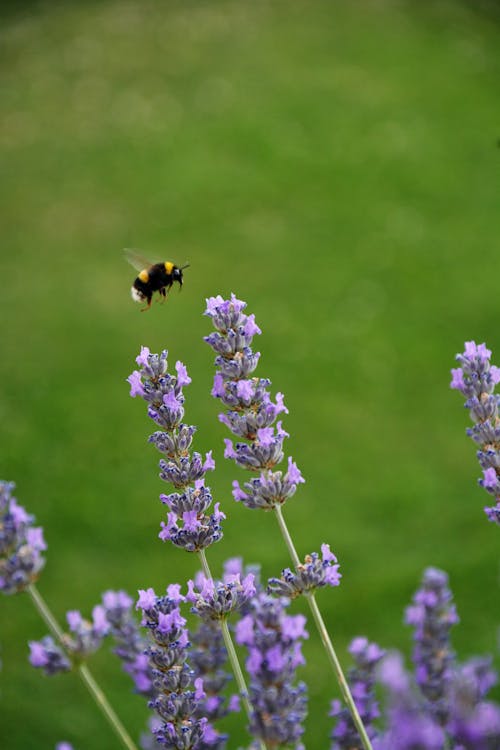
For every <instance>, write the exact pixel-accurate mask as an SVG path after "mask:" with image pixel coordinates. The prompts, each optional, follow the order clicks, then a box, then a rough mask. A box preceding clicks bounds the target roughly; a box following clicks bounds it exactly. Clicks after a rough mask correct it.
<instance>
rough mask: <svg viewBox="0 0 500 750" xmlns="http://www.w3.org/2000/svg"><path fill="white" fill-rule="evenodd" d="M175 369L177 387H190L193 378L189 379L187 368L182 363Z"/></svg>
mask: <svg viewBox="0 0 500 750" xmlns="http://www.w3.org/2000/svg"><path fill="white" fill-rule="evenodd" d="M175 369H176V372H177V385H178V386H179V387H182V386H184V385H189V384H190V383H191V378H190V377H189V375H188V373H187V369H186V366H185V365H183V364H182V362H176V363H175Z"/></svg>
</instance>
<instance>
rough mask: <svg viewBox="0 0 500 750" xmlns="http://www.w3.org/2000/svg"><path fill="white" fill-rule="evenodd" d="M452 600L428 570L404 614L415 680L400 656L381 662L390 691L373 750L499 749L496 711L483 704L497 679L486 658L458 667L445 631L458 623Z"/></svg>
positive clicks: (443, 581) (441, 577) (444, 581)
mask: <svg viewBox="0 0 500 750" xmlns="http://www.w3.org/2000/svg"><path fill="white" fill-rule="evenodd" d="M451 599H452V596H451V592H450V590H449V588H448V578H447V576H446V574H445V573H443V571H440V570H436V569H434V568H430V569H427V570H426V571H425V572H424V579H423V584H422V586H421V588H420V589H419V590H418V591H417V593H416V594H415V596H414V599H413V604H412V605H411V606H410V607H409V608H408V609H407V611H406V621H407V622H408V623H409V624H411V625H412V626H413V627H414V629H415V635H414V639H415V644H416V645H415V649H414V653H413V662H414V669H415V678H414V680H413V679H412V678H411V677H410V675H409V674H407V672H406V671H405V669H404V666H403V662H402V658H401V656H400V655H399V654H396V653H391V654H389V655H388V656H387V657H386V658H384V659H383V660H382V662H381V665H380V670H379V679H380V682H381V683H382V684H383V685H384V686H385V687H386V689H387V690H388V693H389V705H388V708H387V710H386V727H385V731H384V733H383V734H381V735H380V736H379V737H378V738H377V740H376V742H374V745H373V748H374V750H413V749H414V748H417V747H418V748H419V750H442V748H443V747H450V748H457V750H458V749H460V750H495V749H496V748H498V747H500V706H498V704H495V703H493V702H491V701H487V700H485V698H486V695H487V693H488V691H489V690H490V688H491V687H492V686H493V685H494V684H495V683H496V681H497V676H496V673H495V672H494V671H493V670H492V668H491V660H490V659H488V658H486V659H485V658H474V659H471V660H470V661H468V662H466V663H465V664H458V663H457V662H456V660H455V656H454V654H453V651H452V650H451V646H450V639H449V629H450V627H451V625H452V624H454V623H455V622H458V617H457V615H456V612H455V608H454V606H453V604H452V603H451ZM414 683H416V685H415V684H414Z"/></svg>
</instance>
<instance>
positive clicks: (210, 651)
mask: <svg viewBox="0 0 500 750" xmlns="http://www.w3.org/2000/svg"><path fill="white" fill-rule="evenodd" d="M189 640H190V642H191V648H190V652H189V656H190V661H191V664H192V667H193V670H194V673H195V675H196V676H197V677H198V678H201V680H202V682H203V690H204V692H205V696H204V698H202V699H201V700H200V701H199V704H198V708H197V710H196V712H195V715H196V717H197V718H201V717H206V718H207V719H208V720H209V722H210V724H208V725H207V726H206V727H205V732H204V735H203V740H202V742H201V744H200V746H199V750H209V748H212V749H213V750H220V749H221V748H224V747H225V746H226V742H227V739H228V735H227V734H223V733H221V732H219V731H218V730H217V729H216V728H215V727H214V725H213V724H214V722H216V721H218V720H219V719H222V718H224V717H225V716H227V714H228V713H229V712H230V711H237V710H239V703H236V705H235V703H234V698H237V696H232V699H233V700H230V701H229V702H228V701H227V699H226V697H225V696H224V695H223V691H224V688H225V687H226V685H227V684H228V683H229V682H230V680H231V675H230V674H228V673H227V671H226V669H225V667H226V664H227V652H226V648H225V646H224V642H223V637H222V633H221V629H220V627H219V623H218V622H217V621H216V620H210V619H202V620H199V622H198V626H197V628H196V629H195V630H192V631H190V635H189Z"/></svg>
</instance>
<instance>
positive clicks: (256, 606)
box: [236, 593, 308, 750]
mask: <svg viewBox="0 0 500 750" xmlns="http://www.w3.org/2000/svg"><path fill="white" fill-rule="evenodd" d="M288 604H289V601H288V600H287V599H279V598H275V597H271V596H268V595H267V594H264V593H260V594H258V595H257V596H255V597H254V598H253V599H252V600H251V602H250V606H249V612H248V614H247V615H245V616H244V617H243V618H242V619H241V620H240V621H239V622H238V623H237V625H236V642H237V643H239V644H240V645H244V646H246V648H247V650H248V658H247V662H246V666H247V670H248V672H249V674H250V676H251V683H250V690H249V692H250V699H251V702H252V706H253V708H254V712H253V715H252V719H251V722H250V730H251V733H252V735H253V736H254V737H256V738H259V739H261V740H262V741H263V742H264V743H265V744H266V746H267V747H275V748H278V747H283V748H285V747H286V748H294V749H295V748H296V749H297V750H298V749H299V748H301V747H302V744H301V743H300V738H301V737H302V734H303V732H304V728H303V725H302V722H303V721H304V719H305V716H306V713H307V691H306V686H305V684H304V683H302V682H300V683H297V682H296V669H297V667H298V666H300V665H301V664H303V663H304V659H303V656H302V650H301V647H302V640H303V639H304V638H307V637H308V634H307V631H306V630H305V628H304V625H305V618H304V617H303V615H295V616H292V615H288V614H287V606H288Z"/></svg>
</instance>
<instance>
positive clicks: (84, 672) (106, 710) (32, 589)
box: [27, 583, 137, 750]
mask: <svg viewBox="0 0 500 750" xmlns="http://www.w3.org/2000/svg"><path fill="white" fill-rule="evenodd" d="M27 591H28V593H29V594H30V596H31V600H32V601H33V604H34V605H35V607H36V609H37V610H38V613H39V614H40V616H41V617H42V619H43V620H44V621H45V624H46V625H47V627H48V628H49V630H50V631H51V633H52V634H53V635H54V636H55V638H57V640H58V641H59V643H60V644H61V646H62V647H63V648H64V651H65V652H66V653H68V652H67V647H66V643H65V640H64V633H63V631H62V630H61V628H60V627H59V624H58V622H57V620H56V619H55V617H54V615H53V614H52V612H51V611H50V609H49V607H48V606H47V603H46V602H45V600H44V599H43V597H42V595H41V594H40V592H39V591H38V589H37V588H36V586H35V584H34V583H32V584H30V585H29V586H28V587H27ZM68 656H69V657H70V658H71V654H68ZM76 671H77V672H78V675H79V676H80V679H81V680H82V682H83V683H84V685H85V687H86V688H87V690H88V691H89V692H90V694H91V695H92V697H93V699H94V700H95V702H96V704H97V706H98V707H99V709H100V710H101V712H102V713H103V714H104V716H105V718H106V720H107V721H108V723H109V724H110V725H111V727H112V728H113V730H114V732H115V734H116V735H117V737H118V738H119V739H120V741H121V743H122V744H123V746H124V747H126V748H127V750H137V746H136V744H135V743H134V741H133V740H132V738H131V737H130V735H129V734H128V732H127V730H126V729H125V727H124V726H123V724H122V723H121V721H120V719H119V718H118V716H117V715H116V713H115V712H114V710H113V708H112V707H111V705H110V703H109V702H108V699H107V698H106V696H105V695H104V693H103V692H102V690H101V688H100V687H99V685H98V684H97V682H96V681H95V679H94V678H93V676H92V674H91V672H90V670H89V668H88V667H87V665H86V664H80V665H79V666H77V667H76Z"/></svg>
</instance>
